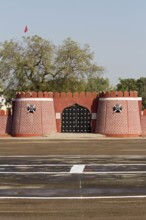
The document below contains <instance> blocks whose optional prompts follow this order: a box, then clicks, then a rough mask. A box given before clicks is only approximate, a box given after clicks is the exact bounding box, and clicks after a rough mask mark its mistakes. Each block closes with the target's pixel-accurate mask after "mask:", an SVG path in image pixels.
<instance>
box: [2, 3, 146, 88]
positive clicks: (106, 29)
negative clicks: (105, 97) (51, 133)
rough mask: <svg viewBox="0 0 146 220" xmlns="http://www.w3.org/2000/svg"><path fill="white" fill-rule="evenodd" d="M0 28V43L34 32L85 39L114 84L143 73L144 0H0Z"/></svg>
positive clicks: (57, 39) (56, 37)
mask: <svg viewBox="0 0 146 220" xmlns="http://www.w3.org/2000/svg"><path fill="white" fill-rule="evenodd" d="M25 25H27V26H28V32H27V33H26V34H25V33H24V27H25ZM0 28H1V30H0V42H3V41H5V40H10V39H15V40H21V39H22V36H24V35H26V36H32V35H35V34H36V35H39V36H41V37H43V38H45V39H47V40H50V41H52V43H54V44H55V45H58V44H60V43H62V41H63V40H65V39H66V38H67V37H70V38H71V39H72V40H74V41H76V42H78V43H80V44H81V46H82V45H84V44H89V45H90V47H91V51H92V52H94V60H95V62H96V63H97V64H98V65H101V66H104V68H105V73H104V77H108V78H109V80H110V82H111V83H112V84H113V85H115V84H116V83H117V82H118V79H119V77H121V78H139V77H142V76H143V77H146V0H0Z"/></svg>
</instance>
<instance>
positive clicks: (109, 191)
mask: <svg viewBox="0 0 146 220" xmlns="http://www.w3.org/2000/svg"><path fill="white" fill-rule="evenodd" d="M0 152H1V153H0V219H3V220H9V219H10V220H13V219H15V220H17V219H28V220H29V219H30V220H33V219H35V220H40V219H42V220H45V219H47V220H48V219H50V220H59V219H61V220H73V219H79V220H83V219H84V220H88V219H94V220H95V219H96V220H104V219H108V220H123V219H124V220H145V219H146V209H145V207H146V139H145V138H135V139H118V138H117V139H112V138H111V139H110V138H105V137H102V136H96V135H88V136H87V134H86V135H72V136H70V135H67V136H66V138H65V136H61V135H60V136H58V137H56V136H55V137H54V136H50V137H43V138H32V139H30V138H17V139H16V138H2V139H1V140H0Z"/></svg>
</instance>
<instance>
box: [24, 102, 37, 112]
mask: <svg viewBox="0 0 146 220" xmlns="http://www.w3.org/2000/svg"><path fill="white" fill-rule="evenodd" d="M26 108H27V112H29V113H34V112H35V111H36V107H35V105H31V104H28V105H27V107H26Z"/></svg>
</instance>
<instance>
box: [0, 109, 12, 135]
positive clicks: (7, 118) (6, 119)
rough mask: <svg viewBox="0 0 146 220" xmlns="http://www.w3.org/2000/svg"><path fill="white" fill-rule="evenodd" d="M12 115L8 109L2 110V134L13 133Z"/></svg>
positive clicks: (0, 130)
mask: <svg viewBox="0 0 146 220" xmlns="http://www.w3.org/2000/svg"><path fill="white" fill-rule="evenodd" d="M11 123H12V116H11V112H10V111H8V110H5V111H4V110H0V136H6V135H8V134H11Z"/></svg>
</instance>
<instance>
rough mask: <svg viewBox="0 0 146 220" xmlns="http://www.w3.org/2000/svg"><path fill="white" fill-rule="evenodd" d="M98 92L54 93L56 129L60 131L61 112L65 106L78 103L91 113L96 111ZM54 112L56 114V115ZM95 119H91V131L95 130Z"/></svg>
mask: <svg viewBox="0 0 146 220" xmlns="http://www.w3.org/2000/svg"><path fill="white" fill-rule="evenodd" d="M97 97H98V94H97V93H96V92H93V93H91V92H86V93H85V92H81V93H77V92H75V93H71V92H68V93H65V92H62V93H54V106H55V112H56V113H57V114H58V116H59V118H58V119H57V118H56V124H57V131H58V132H61V114H62V112H63V110H64V109H65V108H66V107H69V106H72V105H73V104H75V103H77V104H78V105H81V106H84V107H86V108H87V109H88V110H89V111H90V112H91V113H97V105H98V99H97ZM57 114H56V116H57ZM95 124H96V119H92V122H91V125H92V128H91V131H92V132H95Z"/></svg>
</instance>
